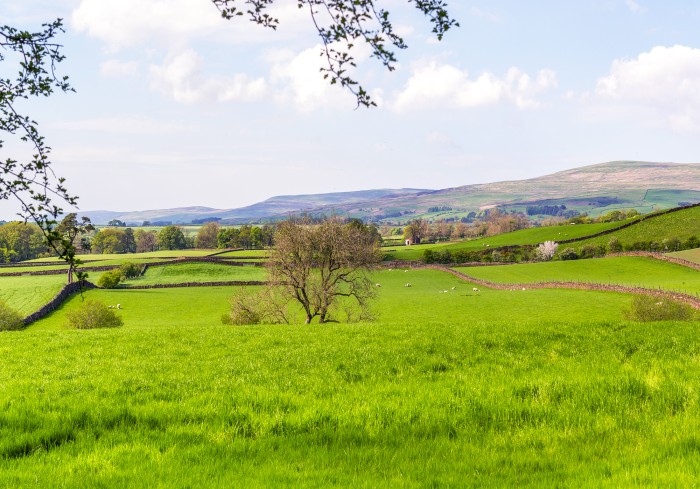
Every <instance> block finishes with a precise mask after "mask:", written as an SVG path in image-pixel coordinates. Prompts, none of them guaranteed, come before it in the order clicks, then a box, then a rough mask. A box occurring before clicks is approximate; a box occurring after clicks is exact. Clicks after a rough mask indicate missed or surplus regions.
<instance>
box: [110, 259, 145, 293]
mask: <svg viewBox="0 0 700 489" xmlns="http://www.w3.org/2000/svg"><path fill="white" fill-rule="evenodd" d="M142 270H143V266H142V265H139V264H137V263H133V262H126V263H123V264H122V266H121V267H119V274H120V276H121V279H122V280H127V279H130V278H134V277H138V276H139V275H141V271H142ZM107 288H112V287H107Z"/></svg>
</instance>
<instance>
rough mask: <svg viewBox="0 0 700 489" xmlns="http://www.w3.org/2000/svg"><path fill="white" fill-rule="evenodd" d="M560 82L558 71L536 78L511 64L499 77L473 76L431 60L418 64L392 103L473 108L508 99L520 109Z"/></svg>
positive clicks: (529, 106)
mask: <svg viewBox="0 0 700 489" xmlns="http://www.w3.org/2000/svg"><path fill="white" fill-rule="evenodd" d="M556 86H557V78H556V74H555V73H554V72H553V71H551V70H540V71H539V72H538V73H537V75H536V76H535V77H534V78H533V77H531V76H530V75H528V74H527V73H524V72H522V71H520V70H519V69H518V68H511V69H510V70H508V72H507V73H506V74H505V75H504V76H503V77H502V78H499V77H497V76H496V75H494V74H492V73H482V74H481V75H479V76H478V77H477V78H474V79H472V78H470V77H469V74H468V73H467V72H466V71H463V70H460V69H459V68H456V67H454V66H452V65H449V64H438V63H436V62H431V63H428V64H423V65H421V66H418V67H415V68H414V70H413V74H412V75H411V77H410V78H409V80H408V82H407V83H406V85H405V87H404V89H403V90H402V91H401V92H400V93H399V94H398V95H397V96H396V98H395V100H394V102H393V104H392V107H393V108H394V109H395V110H397V111H399V112H401V111H407V110H411V109H424V108H443V107H448V108H459V109H470V108H476V107H483V106H488V105H494V104H497V103H499V102H503V101H508V102H510V103H512V104H514V105H515V106H516V107H518V108H519V109H533V108H537V107H539V106H540V102H539V101H538V100H537V98H536V97H537V96H538V95H539V94H541V93H543V92H545V91H547V90H550V89H553V88H555V87H556Z"/></svg>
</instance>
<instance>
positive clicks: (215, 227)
mask: <svg viewBox="0 0 700 489" xmlns="http://www.w3.org/2000/svg"><path fill="white" fill-rule="evenodd" d="M219 229H221V226H220V225H219V224H218V223H216V222H208V223H206V224H205V225H204V226H202V227H201V228H199V232H198V233H197V237H196V238H195V240H194V246H195V248H208V249H211V248H216V247H217V246H218V242H217V236H218V234H219Z"/></svg>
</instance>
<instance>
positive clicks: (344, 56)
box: [211, 0, 459, 107]
mask: <svg viewBox="0 0 700 489" xmlns="http://www.w3.org/2000/svg"><path fill="white" fill-rule="evenodd" d="M211 1H212V3H213V4H214V5H215V6H216V7H217V8H218V9H219V12H221V16H222V17H223V18H225V19H233V18H234V17H240V16H243V15H248V18H249V20H250V21H251V22H255V23H256V24H259V25H262V26H263V27H269V28H271V29H273V30H276V29H277V26H278V25H279V20H278V19H276V18H274V17H272V16H271V15H270V14H269V13H268V12H266V10H268V9H269V8H270V7H271V6H272V5H273V4H274V3H275V0H211ZM379 1H380V0H297V6H298V7H299V8H300V9H301V8H308V10H309V15H310V17H311V20H312V22H313V24H314V27H315V29H316V31H317V32H318V35H319V37H320V38H321V41H322V42H323V48H322V50H321V56H323V57H325V59H326V66H324V67H322V68H321V72H322V73H323V77H324V79H326V80H329V82H330V84H331V85H335V84H340V85H341V86H342V87H343V88H345V89H347V90H349V91H350V92H351V93H352V94H353V95H354V96H355V98H356V100H357V107H360V106H363V107H373V106H376V103H375V102H374V101H373V100H372V98H371V97H370V95H369V93H367V90H365V88H364V87H363V86H362V85H361V84H360V83H359V82H358V81H357V80H355V78H354V77H353V76H352V75H351V74H350V71H351V70H352V69H353V68H356V66H357V62H356V59H355V57H354V56H353V55H352V54H351V53H352V50H353V48H355V47H356V45H357V43H363V44H365V45H367V46H369V47H370V49H371V51H372V57H373V58H376V59H378V60H379V61H380V62H381V63H382V65H384V67H386V68H387V69H388V70H389V71H393V70H394V69H395V64H396V61H397V58H396V54H395V50H402V49H406V48H407V45H406V43H405V42H404V40H403V38H402V37H401V36H400V35H398V34H397V33H396V32H395V31H394V26H393V24H392V22H391V20H390V13H389V11H387V10H385V9H382V8H379V7H377V5H376V4H377V3H378V2H379ZM408 3H411V4H413V5H414V6H415V7H416V8H417V9H418V10H420V11H421V12H422V13H423V15H425V16H426V17H427V18H428V19H429V21H430V23H431V24H432V26H433V29H432V32H433V34H435V36H436V37H437V39H438V40H442V38H443V36H444V35H445V33H446V32H447V31H449V30H450V29H451V28H453V27H459V23H458V22H457V21H456V20H455V19H453V18H451V17H450V15H449V13H448V12H447V3H446V2H444V1H443V0H408ZM241 5H243V7H242V6H241Z"/></svg>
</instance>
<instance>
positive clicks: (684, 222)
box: [562, 207, 700, 249]
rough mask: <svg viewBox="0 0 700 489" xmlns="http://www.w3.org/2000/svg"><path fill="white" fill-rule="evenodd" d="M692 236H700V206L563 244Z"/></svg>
mask: <svg viewBox="0 0 700 489" xmlns="http://www.w3.org/2000/svg"><path fill="white" fill-rule="evenodd" d="M691 236H695V237H700V207H693V208H690V209H684V210H680V211H677V212H671V213H669V214H664V215H661V216H658V217H653V218H651V219H646V220H644V221H641V222H639V224H635V225H634V226H630V227H628V228H625V229H621V230H620V231H616V232H615V233H612V234H609V235H605V236H600V237H597V238H591V239H587V240H583V241H579V242H576V243H571V244H563V245H562V246H563V247H569V246H571V247H573V248H576V249H578V248H580V247H581V246H584V245H587V244H593V245H607V244H608V243H609V242H610V240H611V239H612V238H613V237H615V238H617V239H619V240H620V242H621V243H622V244H623V245H626V244H632V243H634V242H636V241H656V242H658V243H661V242H662V241H663V240H664V239H667V238H668V239H671V238H678V239H680V240H681V241H684V240H687V239H688V238H689V237H691Z"/></svg>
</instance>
